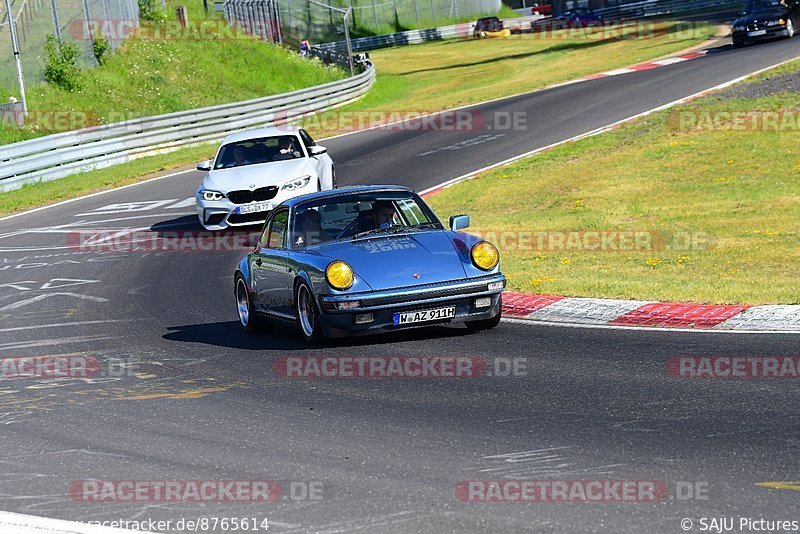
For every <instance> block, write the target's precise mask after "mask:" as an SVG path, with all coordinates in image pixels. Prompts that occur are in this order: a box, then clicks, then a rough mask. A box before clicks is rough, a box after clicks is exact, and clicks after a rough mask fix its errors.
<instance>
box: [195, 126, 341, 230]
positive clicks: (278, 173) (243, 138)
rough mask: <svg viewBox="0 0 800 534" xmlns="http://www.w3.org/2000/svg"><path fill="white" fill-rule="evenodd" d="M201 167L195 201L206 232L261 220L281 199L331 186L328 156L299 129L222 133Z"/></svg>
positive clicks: (257, 222)
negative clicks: (214, 150) (202, 175)
mask: <svg viewBox="0 0 800 534" xmlns="http://www.w3.org/2000/svg"><path fill="white" fill-rule="evenodd" d="M197 170H200V171H207V172H208V174H207V175H206V177H205V179H203V183H202V184H201V185H200V189H198V190H197V194H196V195H195V197H196V199H197V216H198V217H199V218H200V224H202V225H203V228H205V229H206V230H224V229H225V228H228V227H230V226H246V225H253V224H261V223H263V222H264V221H265V220H266V218H267V214H269V212H270V211H271V210H272V208H273V206H277V205H278V204H280V203H281V202H283V201H284V200H286V199H289V198H292V197H296V196H299V195H305V194H306V193H313V192H315V191H324V190H327V189H333V188H335V187H336V177H335V174H334V169H333V160H332V159H331V157H330V156H329V155H328V154H327V149H326V148H325V147H322V146H319V145H317V144H316V143H315V142H314V140H313V139H312V138H311V136H310V135H308V132H306V131H305V130H303V129H301V128H293V127H288V126H287V127H280V128H260V129H257V130H249V131H247V132H241V133H235V134H231V135H229V136H228V137H226V138H225V139H224V140H223V141H222V145H221V146H220V148H219V150H218V151H217V155H216V157H215V158H214V159H213V160H208V161H203V162H201V163H199V164H198V165H197Z"/></svg>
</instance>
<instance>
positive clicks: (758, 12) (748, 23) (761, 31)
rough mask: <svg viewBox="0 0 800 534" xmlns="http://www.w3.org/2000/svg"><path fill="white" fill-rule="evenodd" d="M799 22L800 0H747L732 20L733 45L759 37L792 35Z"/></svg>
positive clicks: (771, 37) (739, 45)
mask: <svg viewBox="0 0 800 534" xmlns="http://www.w3.org/2000/svg"><path fill="white" fill-rule="evenodd" d="M798 24H800V2H798V1H797V0H749V1H748V2H747V4H745V6H744V9H743V10H742V12H741V13H739V18H737V19H736V20H735V21H734V22H733V29H732V31H731V37H732V38H733V46H735V47H736V48H741V47H743V46H744V45H745V44H747V43H749V42H752V41H757V40H761V39H773V38H776V37H787V38H791V37H794V34H795V28H797V25H798Z"/></svg>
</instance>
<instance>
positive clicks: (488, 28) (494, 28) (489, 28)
mask: <svg viewBox="0 0 800 534" xmlns="http://www.w3.org/2000/svg"><path fill="white" fill-rule="evenodd" d="M503 29H504V27H503V21H502V20H500V19H499V18H497V17H483V18H480V19H478V21H477V22H476V23H475V27H474V29H473V31H472V36H473V37H475V38H480V37H486V35H485V34H487V33H497V32H502V31H503Z"/></svg>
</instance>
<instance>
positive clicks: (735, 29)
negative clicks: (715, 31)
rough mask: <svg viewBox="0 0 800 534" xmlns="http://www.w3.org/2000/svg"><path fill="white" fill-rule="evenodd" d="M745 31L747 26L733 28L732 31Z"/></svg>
mask: <svg viewBox="0 0 800 534" xmlns="http://www.w3.org/2000/svg"><path fill="white" fill-rule="evenodd" d="M746 29H747V26H734V27H733V31H735V32H743V31H745V30H746Z"/></svg>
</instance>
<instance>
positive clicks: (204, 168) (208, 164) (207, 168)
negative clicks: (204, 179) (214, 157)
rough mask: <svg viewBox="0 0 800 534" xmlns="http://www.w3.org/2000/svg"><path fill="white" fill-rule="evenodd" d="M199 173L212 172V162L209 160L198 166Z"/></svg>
mask: <svg viewBox="0 0 800 534" xmlns="http://www.w3.org/2000/svg"><path fill="white" fill-rule="evenodd" d="M197 170H198V171H210V170H211V160H210V159H207V160H205V161H201V162H200V163H198V164H197Z"/></svg>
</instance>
